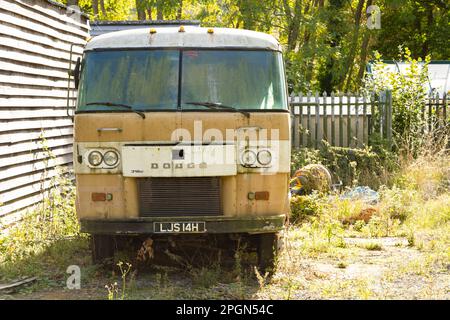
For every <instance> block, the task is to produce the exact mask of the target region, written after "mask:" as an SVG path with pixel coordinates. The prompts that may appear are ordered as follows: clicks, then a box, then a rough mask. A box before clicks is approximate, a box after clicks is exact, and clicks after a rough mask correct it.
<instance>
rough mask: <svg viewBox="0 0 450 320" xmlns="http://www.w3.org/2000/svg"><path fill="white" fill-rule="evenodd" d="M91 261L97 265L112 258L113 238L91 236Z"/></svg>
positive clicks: (99, 235)
mask: <svg viewBox="0 0 450 320" xmlns="http://www.w3.org/2000/svg"><path fill="white" fill-rule="evenodd" d="M91 250H92V261H93V263H94V264H99V263H102V262H104V261H105V260H108V259H112V258H113V257H114V237H113V236H110V235H103V234H93V235H92V236H91Z"/></svg>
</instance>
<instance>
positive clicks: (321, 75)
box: [60, 0, 450, 92]
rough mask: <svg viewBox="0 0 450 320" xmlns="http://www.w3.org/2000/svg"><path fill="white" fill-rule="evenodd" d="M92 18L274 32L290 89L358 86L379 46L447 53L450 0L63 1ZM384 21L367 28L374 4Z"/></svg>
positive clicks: (391, 51) (415, 53)
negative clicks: (190, 21)
mask: <svg viewBox="0 0 450 320" xmlns="http://www.w3.org/2000/svg"><path fill="white" fill-rule="evenodd" d="M60 1H61V2H63V3H68V2H69V3H70V4H78V5H79V6H80V7H81V8H82V9H83V10H84V11H85V12H86V13H88V14H90V15H92V19H94V20H136V19H140V20H156V19H194V20H199V21H200V22H201V24H202V25H203V26H216V27H231V28H244V29H251V30H257V31H262V32H267V33H271V34H273V35H274V36H275V37H276V38H278V39H279V41H280V42H281V43H282V44H283V46H284V49H285V57H286V65H287V74H288V80H289V85H290V90H295V91H300V90H302V91H304V90H310V89H311V90H320V91H324V90H325V91H328V92H330V91H331V90H340V91H348V90H357V89H358V88H359V87H360V85H361V82H362V79H363V75H364V71H365V67H366V64H367V62H368V61H369V60H371V59H373V58H374V56H373V54H372V52H374V50H376V51H378V52H379V53H380V54H382V55H383V57H385V58H386V59H394V58H396V57H397V53H398V52H397V48H398V46H399V45H402V46H404V47H408V48H410V50H411V57H412V58H418V57H425V56H427V55H431V57H432V58H433V59H449V57H450V45H449V44H450V43H449V42H450V40H449V37H448V34H450V25H449V20H450V19H449V18H450V10H449V9H450V5H449V4H448V2H447V1H444V0H60ZM374 5H376V6H378V7H379V9H380V11H381V28H380V29H373V28H369V27H368V24H367V21H368V19H369V18H371V16H370V14H368V11H370V8H371V6H374Z"/></svg>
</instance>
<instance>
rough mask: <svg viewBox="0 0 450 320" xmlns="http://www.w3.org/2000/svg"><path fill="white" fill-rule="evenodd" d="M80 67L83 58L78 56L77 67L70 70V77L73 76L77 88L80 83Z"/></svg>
mask: <svg viewBox="0 0 450 320" xmlns="http://www.w3.org/2000/svg"><path fill="white" fill-rule="evenodd" d="M80 68H81V58H78V59H77V62H76V64H75V69H73V70H69V78H70V77H73V80H74V82H75V89H78V84H79V83H80Z"/></svg>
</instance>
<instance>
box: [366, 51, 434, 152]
mask: <svg viewBox="0 0 450 320" xmlns="http://www.w3.org/2000/svg"><path fill="white" fill-rule="evenodd" d="M399 60H400V61H402V62H406V68H405V69H404V70H402V72H401V73H399V72H397V70H396V69H395V70H389V69H388V68H387V65H386V64H385V63H384V62H383V61H382V60H381V55H380V54H379V53H378V52H375V62H374V64H373V74H372V75H371V76H370V77H367V79H366V81H365V83H364V89H365V90H366V91H369V92H376V93H378V92H382V91H385V90H390V91H391V92H392V132H393V142H394V145H395V146H396V147H397V148H398V149H400V150H404V151H407V152H411V153H412V154H415V153H416V151H417V150H418V148H419V147H420V145H421V142H422V137H423V129H424V124H425V122H424V119H423V117H422V115H423V108H424V107H425V105H426V103H427V98H428V93H429V92H428V86H427V83H428V64H429V62H430V56H427V57H426V58H425V60H422V59H421V58H418V59H413V58H412V57H411V51H410V50H409V49H408V48H402V47H399Z"/></svg>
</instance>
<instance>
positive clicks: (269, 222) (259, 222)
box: [80, 215, 286, 235]
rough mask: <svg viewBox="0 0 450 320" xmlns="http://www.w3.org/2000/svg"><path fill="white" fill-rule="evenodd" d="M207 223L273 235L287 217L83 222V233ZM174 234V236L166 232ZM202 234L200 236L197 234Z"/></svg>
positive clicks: (209, 230) (213, 229)
mask: <svg viewBox="0 0 450 320" xmlns="http://www.w3.org/2000/svg"><path fill="white" fill-rule="evenodd" d="M191 221H195V222H197V221H204V222H205V224H206V231H205V232H203V233H201V234H218V233H250V234H252V233H272V232H278V231H280V230H282V229H283V226H284V224H285V222H286V215H276V216H258V217H253V216H245V217H198V216H195V217H186V216H184V217H145V218H143V217H140V218H135V219H120V220H118V219H114V220H112V219H103V220H99V219H95V220H94V219H81V220H80V225H81V231H82V232H86V233H91V234H111V235H113V234H122V235H139V234H153V233H155V230H154V223H155V222H191ZM164 234H170V233H164ZM196 234H198V233H196Z"/></svg>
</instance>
